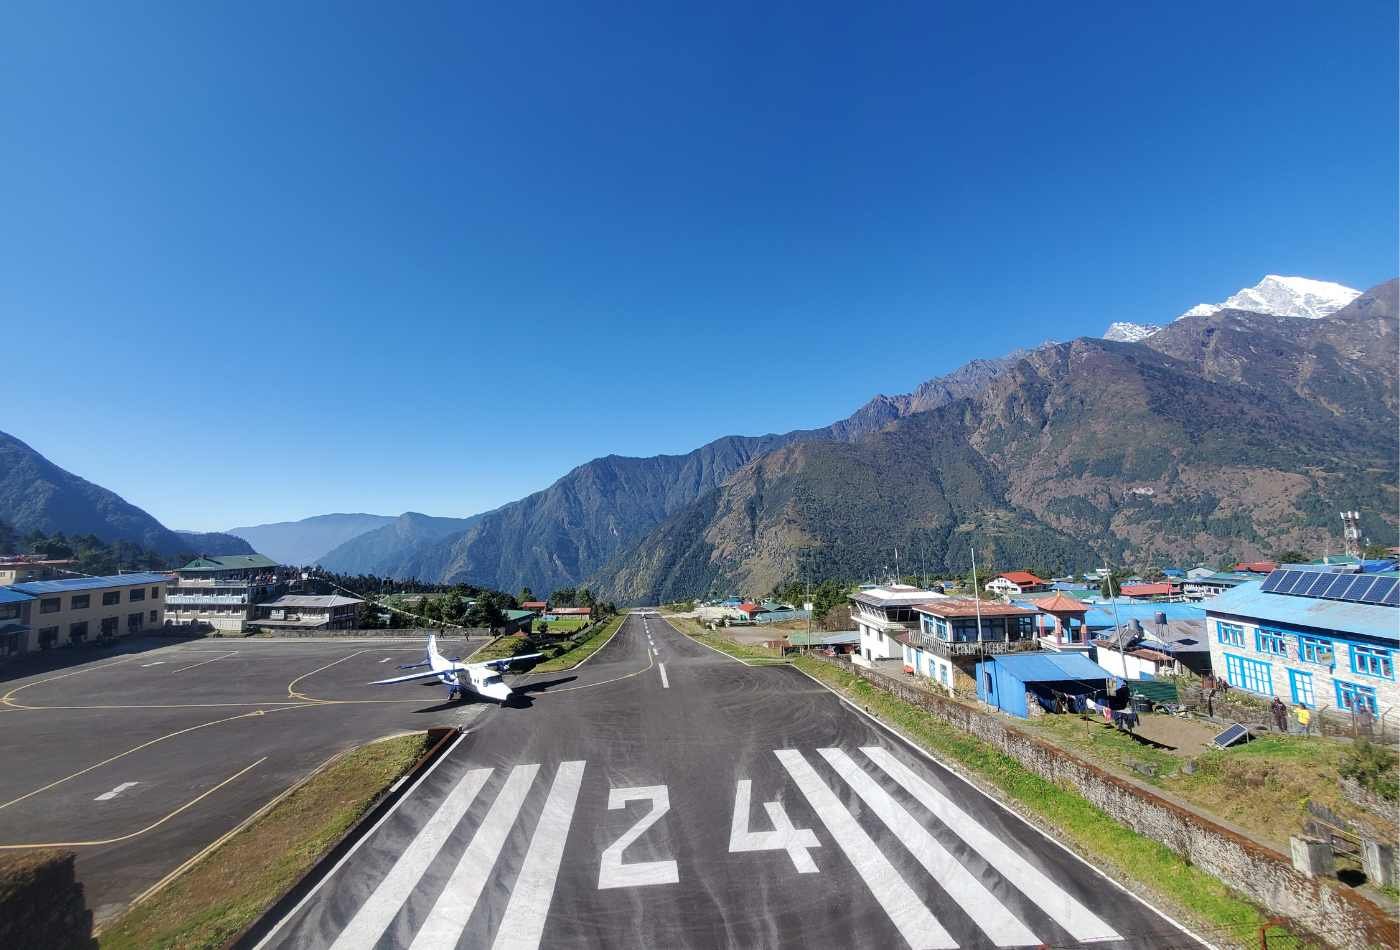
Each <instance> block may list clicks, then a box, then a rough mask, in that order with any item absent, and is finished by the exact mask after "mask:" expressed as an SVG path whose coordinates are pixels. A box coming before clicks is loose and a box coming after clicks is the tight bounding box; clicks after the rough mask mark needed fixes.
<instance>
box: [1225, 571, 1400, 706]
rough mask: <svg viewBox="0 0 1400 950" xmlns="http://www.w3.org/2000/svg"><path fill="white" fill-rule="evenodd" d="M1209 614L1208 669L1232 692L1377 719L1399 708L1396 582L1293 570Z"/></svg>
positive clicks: (1235, 593)
mask: <svg viewBox="0 0 1400 950" xmlns="http://www.w3.org/2000/svg"><path fill="white" fill-rule="evenodd" d="M1203 606H1204V608H1205V611H1206V632H1207V634H1208V635H1209V638H1210V660H1211V667H1212V669H1213V670H1214V672H1215V674H1216V675H1217V676H1220V677H1223V678H1224V679H1225V680H1226V681H1227V682H1228V683H1229V684H1230V685H1231V686H1233V687H1235V688H1236V689H1242V690H1245V691H1247V692H1250V693H1255V694H1257V695H1259V696H1265V697H1272V696H1277V697H1279V698H1281V699H1283V700H1285V701H1287V702H1289V703H1300V704H1302V705H1304V706H1307V707H1309V708H1313V707H1318V708H1326V707H1332V708H1335V709H1338V710H1341V711H1345V712H1356V711H1357V710H1359V709H1361V708H1363V707H1364V708H1366V709H1367V710H1369V711H1370V713H1371V714H1372V715H1373V716H1377V717H1379V716H1383V715H1385V714H1387V713H1390V712H1392V711H1393V710H1394V709H1395V708H1396V706H1397V703H1400V687H1397V685H1396V679H1395V654H1396V652H1397V651H1400V574H1396V573H1395V572H1393V571H1389V572H1385V573H1376V574H1371V573H1362V574H1350V573H1337V572H1333V571H1330V570H1327V569H1326V567H1325V566H1321V565H1312V566H1309V567H1305V568H1300V567H1292V566H1290V567H1288V568H1283V569H1280V570H1277V571H1273V572H1272V573H1270V574H1269V576H1268V577H1266V578H1264V579H1263V580H1262V581H1259V580H1256V581H1249V582H1247V583H1244V584H1240V585H1239V586H1237V587H1235V588H1233V589H1232V590H1229V591H1226V592H1225V593H1223V594H1221V595H1220V596H1218V597H1215V598H1214V599H1212V600H1208V601H1206V602H1205V604H1204V605H1203Z"/></svg>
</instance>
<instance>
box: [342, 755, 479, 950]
mask: <svg viewBox="0 0 1400 950" xmlns="http://www.w3.org/2000/svg"><path fill="white" fill-rule="evenodd" d="M490 777H491V769H472V770H471V771H470V772H468V773H467V774H466V775H463V776H462V778H461V780H460V781H459V782H458V783H457V784H456V786H454V787H453V789H452V791H450V792H448V793H447V797H446V798H444V799H443V801H442V804H441V805H439V806H438V810H437V811H435V812H433V816H432V817H431V818H429V819H428V821H427V824H425V825H424V826H423V827H422V828H421V829H419V831H418V834H417V835H416V836H415V837H414V839H413V842H412V843H411V844H409V845H408V846H407V847H406V848H404V850H403V852H402V853H401V854H400V855H399V859H398V860H397V861H395V862H394V866H393V867H392V868H390V869H389V873H388V874H387V875H385V876H384V880H382V881H380V882H379V886H378V887H376V888H375V889H374V893H373V894H371V895H370V896H369V899H368V900H366V901H365V902H364V903H363V904H361V905H360V909H359V910H358V911H356V912H355V916H354V917H352V918H351V919H350V923H348V924H346V925H345V929H344V930H342V931H341V932H340V935H339V936H337V937H336V938H335V943H333V944H331V948H332V950H340V948H347V950H348V948H350V947H368V946H372V945H373V944H374V942H375V941H376V940H378V939H379V938H380V936H381V935H382V934H383V933H384V930H385V928H386V927H388V926H389V924H390V922H391V921H392V920H393V919H394V917H395V915H397V914H398V912H399V908H400V907H402V906H403V903H404V901H406V900H407V899H408V895H410V894H412V893H413V889H414V888H415V887H417V886H418V880H419V878H421V877H422V876H423V872H424V871H426V870H427V869H428V865H429V864H432V863H433V858H435V857H437V854H438V852H439V851H441V850H442V846H443V845H444V844H446V843H447V839H448V837H449V836H450V835H451V834H452V831H453V829H454V828H456V827H457V822H459V821H461V820H462V816H463V815H465V814H466V813H467V809H468V808H470V807H471V804H472V802H473V801H475V800H476V796H477V793H478V792H480V791H481V787H482V786H483V785H485V784H486V780H487V779H488V778H490Z"/></svg>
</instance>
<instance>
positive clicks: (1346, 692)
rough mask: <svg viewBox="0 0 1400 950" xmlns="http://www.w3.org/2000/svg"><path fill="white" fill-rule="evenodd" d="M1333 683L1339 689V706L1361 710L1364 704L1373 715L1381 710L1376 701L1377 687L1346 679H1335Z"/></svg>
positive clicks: (1355, 710)
mask: <svg viewBox="0 0 1400 950" xmlns="http://www.w3.org/2000/svg"><path fill="white" fill-rule="evenodd" d="M1332 684H1333V685H1334V686H1335V687H1336V689H1337V706H1338V707H1339V708H1341V709H1345V710H1348V711H1349V712H1360V711H1361V708H1362V707H1363V706H1364V707H1366V708H1367V709H1369V710H1370V711H1371V715H1373V716H1374V715H1375V714H1376V713H1378V712H1380V707H1379V706H1378V705H1377V703H1376V688H1375V687H1374V686H1362V685H1360V684H1359V683H1348V682H1345V681H1344V680H1333V681H1332Z"/></svg>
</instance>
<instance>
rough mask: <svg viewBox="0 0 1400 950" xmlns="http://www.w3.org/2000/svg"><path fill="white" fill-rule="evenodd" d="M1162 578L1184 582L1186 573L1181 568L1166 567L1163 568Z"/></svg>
mask: <svg viewBox="0 0 1400 950" xmlns="http://www.w3.org/2000/svg"><path fill="white" fill-rule="evenodd" d="M1162 576H1163V577H1169V578H1171V579H1172V580H1174V581H1183V580H1185V579H1186V572H1185V571H1183V570H1182V569H1181V568H1179V567H1164V568H1162Z"/></svg>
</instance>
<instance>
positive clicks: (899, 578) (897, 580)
mask: <svg viewBox="0 0 1400 950" xmlns="http://www.w3.org/2000/svg"><path fill="white" fill-rule="evenodd" d="M903 581H904V577H903V575H901V574H900V573H899V545H895V549H894V582H895V583H896V584H899V583H902V582H903Z"/></svg>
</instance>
